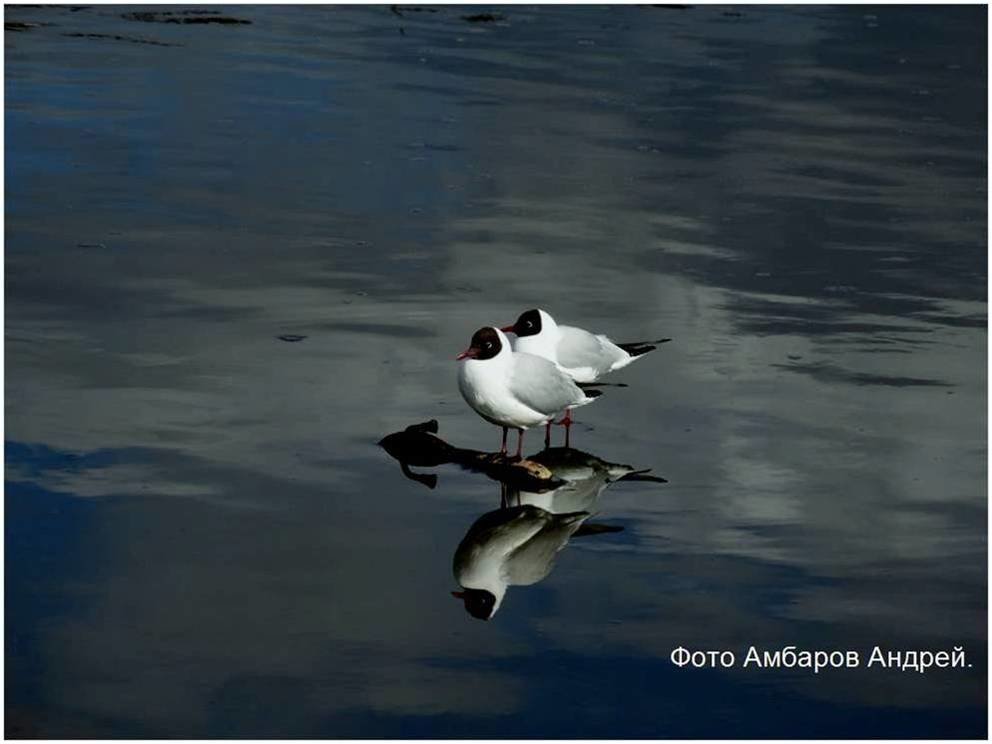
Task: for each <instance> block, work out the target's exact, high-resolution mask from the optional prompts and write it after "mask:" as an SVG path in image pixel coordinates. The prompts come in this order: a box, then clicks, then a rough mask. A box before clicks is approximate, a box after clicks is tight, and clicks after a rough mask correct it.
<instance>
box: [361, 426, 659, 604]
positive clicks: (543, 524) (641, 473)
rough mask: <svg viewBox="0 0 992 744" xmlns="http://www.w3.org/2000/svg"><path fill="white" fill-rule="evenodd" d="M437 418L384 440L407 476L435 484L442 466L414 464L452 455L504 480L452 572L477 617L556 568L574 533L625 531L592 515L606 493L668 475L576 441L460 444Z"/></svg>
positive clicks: (469, 534)
mask: <svg viewBox="0 0 992 744" xmlns="http://www.w3.org/2000/svg"><path fill="white" fill-rule="evenodd" d="M437 430H438V427H437V422H436V421H434V420H432V421H428V422H425V423H423V424H415V425H413V426H410V427H407V428H406V429H405V430H404V431H401V432H396V433H395V434H390V435H388V436H386V437H384V438H383V439H382V440H381V441H380V442H379V444H380V445H381V446H382V447H383V449H385V450H386V451H387V452H388V453H389V454H390V455H392V456H393V457H394V458H395V459H396V460H398V461H399V463H400V467H401V469H402V471H403V474H404V475H406V476H407V477H408V478H410V479H412V480H415V481H417V482H418V483H422V484H424V485H426V486H427V487H428V488H434V487H435V486H436V485H437V475H436V474H433V473H431V474H424V473H416V472H413V471H411V470H410V466H411V465H413V466H415V467H436V466H439V465H443V464H447V463H453V464H457V465H460V466H461V467H464V468H467V469H470V470H474V471H477V472H481V473H484V474H486V475H487V476H489V477H490V478H493V479H494V480H497V481H499V484H500V506H499V508H498V509H495V510H493V511H490V512H487V513H485V514H483V515H482V516H481V517H479V518H478V519H477V520H476V521H475V522H474V523H473V524H472V526H471V527H469V529H468V532H467V533H466V535H465V537H464V538H463V539H462V541H461V543H459V545H458V548H457V549H456V550H455V555H454V560H453V566H452V569H453V572H454V576H455V580H456V581H457V582H458V584H459V585H460V586H461V590H460V591H456V592H452V595H453V596H455V597H457V598H458V599H461V600H462V601H463V602H464V604H465V610H466V611H467V612H468V613H469V614H470V615H472V617H476V618H479V619H481V620H488V619H490V618H491V617H492V616H493V615H495V614H496V612H497V611H498V610H499V608H500V606H501V605H502V603H503V599H504V597H505V596H506V591H507V589H508V588H509V587H510V586H530V585H532V584H536V583H537V582H539V581H541V580H543V579H544V578H546V577H547V576H548V574H549V573H551V569H552V568H553V567H554V564H555V560H556V559H557V557H558V554H559V553H560V552H561V551H562V550H563V549H564V548H565V546H566V545H568V542H569V540H571V539H572V538H573V537H585V536H592V535H601V534H606V533H611V532H620V531H621V530H622V529H623V528H622V527H619V526H613V525H606V524H597V523H594V522H590V521H589V520H590V518H591V517H592V515H593V514H594V513H595V510H596V507H597V505H598V502H599V498H600V496H601V495H602V493H603V492H604V491H605V490H606V489H607V488H608V487H609V486H611V485H612V484H614V483H616V482H618V481H647V482H653V483H665V482H666V480H665V479H664V478H661V477H659V476H655V475H651V474H649V472H648V470H647V469H637V468H634V467H632V466H630V465H623V464H620V463H613V462H607V461H606V460H603V459H602V458H600V457H597V456H595V455H592V454H589V453H587V452H582V451H581V450H577V449H572V448H570V447H553V448H548V449H545V450H542V451H541V452H538V453H536V454H534V455H532V456H530V457H527V458H515V457H507V456H506V455H503V454H500V453H487V452H479V451H477V450H467V449H461V448H459V447H454V446H453V445H451V444H448V443H447V442H445V441H444V440H443V439H441V438H440V437H438V436H437Z"/></svg>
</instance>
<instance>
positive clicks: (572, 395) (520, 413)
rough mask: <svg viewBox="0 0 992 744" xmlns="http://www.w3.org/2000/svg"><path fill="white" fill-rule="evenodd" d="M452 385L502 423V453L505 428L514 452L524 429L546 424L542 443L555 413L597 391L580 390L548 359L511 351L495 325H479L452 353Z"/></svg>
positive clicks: (475, 406) (493, 420)
mask: <svg viewBox="0 0 992 744" xmlns="http://www.w3.org/2000/svg"><path fill="white" fill-rule="evenodd" d="M457 359H458V361H459V362H460V363H459V365H458V389H459V390H460V391H461V394H462V397H463V398H464V399H465V402H466V403H468V404H469V405H470V406H471V407H472V408H473V410H475V412H476V413H477V414H479V415H480V416H482V418H484V419H485V420H486V421H488V422H490V423H492V424H496V425H497V426H502V427H503V445H502V449H501V450H500V452H501V453H502V454H506V434H507V429H508V428H513V429H516V430H517V431H518V432H519V434H518V439H517V457H520V453H521V449H522V447H523V440H524V430H525V429H529V428H530V427H532V426H541V425H547V427H548V428H547V432H546V434H545V444H548V443H549V441H550V433H551V422H552V421H554V418H555V416H557V415H558V414H560V413H562V412H563V411H564V412H565V415H566V417H567V416H568V411H570V410H571V409H573V408H577V407H578V406H584V405H586V404H588V403H592V401H593V400H595V399H596V398H597V397H599V396H600V395H601V394H602V393H601V392H600V391H599V390H583V389H582V388H580V387H579V386H578V385H576V384H575V383H574V382H573V381H572V379H571V378H570V377H569V376H568V375H567V374H565V373H564V372H563V371H562V370H561V369H559V367H558V366H557V365H556V364H555V363H554V362H552V361H549V360H547V359H545V358H543V357H540V356H535V355H533V354H526V353H522V352H516V351H513V349H512V348H511V346H510V342H509V340H508V339H507V337H506V336H505V335H504V334H503V332H502V331H500V330H499V329H497V328H491V327H485V328H480V329H479V330H478V331H476V332H475V334H474V335H473V336H472V342H471V345H470V346H469V347H468V348H467V349H466V350H465V351H463V352H462V353H461V354H459V355H458V357H457Z"/></svg>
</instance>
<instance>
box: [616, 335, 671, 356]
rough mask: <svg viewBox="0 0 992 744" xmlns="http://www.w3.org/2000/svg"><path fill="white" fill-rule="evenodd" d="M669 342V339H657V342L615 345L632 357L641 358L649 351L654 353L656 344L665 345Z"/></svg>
mask: <svg viewBox="0 0 992 744" xmlns="http://www.w3.org/2000/svg"><path fill="white" fill-rule="evenodd" d="M671 340H672V339H670V338H659V339H658V340H657V341H631V342H630V343H628V344H617V346H619V347H620V348H621V349H623V350H624V351H626V352H627V353H628V354H630V355H631V356H632V357H636V356H641V354H647V353H648V352H649V351H654V350H655V349H656V348H658V346H657V345H658V344H667V343H668V342H669V341H671Z"/></svg>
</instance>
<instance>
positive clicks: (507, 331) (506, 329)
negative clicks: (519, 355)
mask: <svg viewBox="0 0 992 744" xmlns="http://www.w3.org/2000/svg"><path fill="white" fill-rule="evenodd" d="M514 328H516V326H515V325H512V326H506V327H505V328H500V330H501V331H503V333H513V332H514V331H513V329H514Z"/></svg>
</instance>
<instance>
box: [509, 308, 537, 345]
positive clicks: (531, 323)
mask: <svg viewBox="0 0 992 744" xmlns="http://www.w3.org/2000/svg"><path fill="white" fill-rule="evenodd" d="M510 330H511V331H513V332H514V333H515V334H517V336H519V337H520V338H523V337H525V336H536V335H537V334H538V333H540V332H541V313H540V311H539V310H537V309H534V310H528V311H527V312H525V313H520V317H519V318H517V322H516V323H514V324H513V325H512V326H510Z"/></svg>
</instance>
